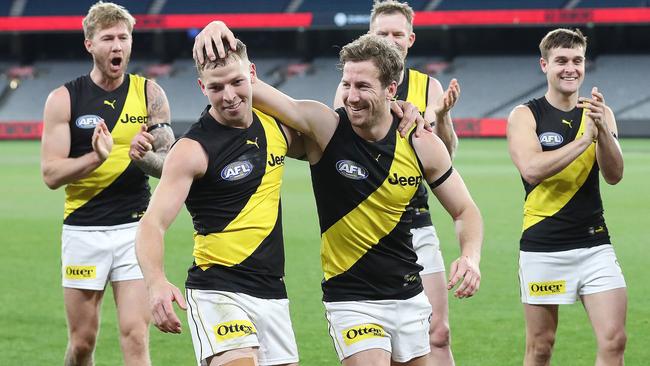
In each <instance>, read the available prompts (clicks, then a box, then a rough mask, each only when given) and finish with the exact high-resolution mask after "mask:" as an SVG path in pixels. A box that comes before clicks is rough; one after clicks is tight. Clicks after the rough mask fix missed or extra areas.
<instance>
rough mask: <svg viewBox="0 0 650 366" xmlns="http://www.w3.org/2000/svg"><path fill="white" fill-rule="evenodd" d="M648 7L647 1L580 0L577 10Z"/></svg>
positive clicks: (648, 2)
mask: <svg viewBox="0 0 650 366" xmlns="http://www.w3.org/2000/svg"><path fill="white" fill-rule="evenodd" d="M646 6H650V1H647V0H582V1H580V3H578V6H577V7H578V8H635V7H646Z"/></svg>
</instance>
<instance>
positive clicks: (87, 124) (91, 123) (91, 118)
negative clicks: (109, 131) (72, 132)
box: [74, 114, 102, 129]
mask: <svg viewBox="0 0 650 366" xmlns="http://www.w3.org/2000/svg"><path fill="white" fill-rule="evenodd" d="M101 120H102V117H100V116H95V115H94V114H84V115H83V116H80V117H79V118H77V120H76V121H75V122H74V124H75V125H77V127H79V128H85V129H91V128H95V126H97V124H98V123H99V122H100V121H101Z"/></svg>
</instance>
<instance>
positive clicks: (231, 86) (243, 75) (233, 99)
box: [199, 58, 255, 127]
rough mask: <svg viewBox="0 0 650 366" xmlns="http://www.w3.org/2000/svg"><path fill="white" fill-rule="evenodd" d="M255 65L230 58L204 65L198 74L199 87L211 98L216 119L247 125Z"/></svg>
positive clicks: (249, 118)
mask: <svg viewBox="0 0 650 366" xmlns="http://www.w3.org/2000/svg"><path fill="white" fill-rule="evenodd" d="M254 81H255V65H253V64H251V63H250V62H249V61H247V60H240V59H238V58H236V59H230V60H229V62H228V63H227V64H226V65H225V66H217V67H215V68H206V69H204V70H203V71H202V72H201V74H200V78H199V85H200V86H201V91H202V92H203V94H204V95H205V96H207V97H208V99H209V100H210V105H211V113H212V115H213V116H214V117H215V119H216V120H217V121H219V122H221V123H223V124H225V125H229V126H233V127H248V125H249V124H250V122H252V120H253V109H252V108H253V104H252V101H253V88H252V85H251V84H252V82H254Z"/></svg>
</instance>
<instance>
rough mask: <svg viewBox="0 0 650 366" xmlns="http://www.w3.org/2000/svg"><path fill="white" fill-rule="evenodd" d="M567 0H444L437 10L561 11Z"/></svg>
mask: <svg viewBox="0 0 650 366" xmlns="http://www.w3.org/2000/svg"><path fill="white" fill-rule="evenodd" d="M566 3H567V0H526V1H519V0H491V1H485V0H444V1H442V2H441V3H440V5H438V6H437V7H436V9H435V10H486V9H560V8H562V7H563V6H564V5H565V4H566Z"/></svg>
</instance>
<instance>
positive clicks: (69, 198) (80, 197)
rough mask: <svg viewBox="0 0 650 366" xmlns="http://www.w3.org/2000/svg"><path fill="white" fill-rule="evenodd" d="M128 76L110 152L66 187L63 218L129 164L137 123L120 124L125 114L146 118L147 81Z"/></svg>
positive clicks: (112, 134) (137, 129)
mask: <svg viewBox="0 0 650 366" xmlns="http://www.w3.org/2000/svg"><path fill="white" fill-rule="evenodd" d="M127 77H130V82H129V91H128V93H127V95H126V100H125V102H124V108H122V113H121V114H120V117H119V118H118V119H117V121H116V122H115V126H114V127H113V130H112V131H111V136H112V137H113V149H112V150H111V153H110V154H109V155H108V159H106V161H104V163H103V164H102V165H100V166H99V167H98V168H97V169H95V170H93V171H92V172H91V173H90V174H88V175H87V176H86V177H84V178H81V179H79V180H77V181H75V182H72V183H70V184H68V185H67V186H66V188H65V193H66V199H65V209H64V215H63V217H64V219H65V218H67V217H68V216H69V215H70V214H71V213H73V212H74V211H75V210H77V209H78V208H80V207H81V206H83V205H85V204H86V202H88V201H90V200H91V199H92V198H93V197H95V196H97V195H98V194H99V193H101V192H102V191H103V190H104V189H106V188H107V187H109V186H110V185H111V184H112V183H113V182H114V181H115V179H117V177H119V176H120V175H121V174H122V173H123V172H124V170H126V168H127V167H128V166H129V163H131V158H129V148H130V146H131V140H132V139H133V137H134V136H135V135H136V134H137V133H138V132H140V123H130V122H129V123H122V122H120V121H121V120H122V119H125V118H126V117H125V116H126V114H129V115H130V116H147V101H146V97H145V90H144V89H145V82H146V79H145V78H143V77H142V76H138V75H133V74H128V75H127Z"/></svg>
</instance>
